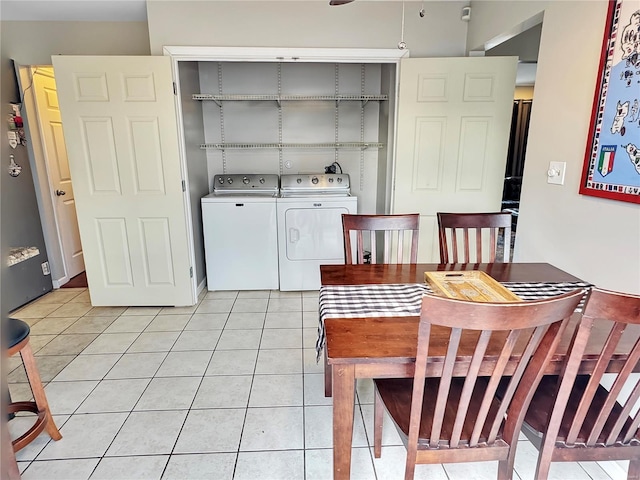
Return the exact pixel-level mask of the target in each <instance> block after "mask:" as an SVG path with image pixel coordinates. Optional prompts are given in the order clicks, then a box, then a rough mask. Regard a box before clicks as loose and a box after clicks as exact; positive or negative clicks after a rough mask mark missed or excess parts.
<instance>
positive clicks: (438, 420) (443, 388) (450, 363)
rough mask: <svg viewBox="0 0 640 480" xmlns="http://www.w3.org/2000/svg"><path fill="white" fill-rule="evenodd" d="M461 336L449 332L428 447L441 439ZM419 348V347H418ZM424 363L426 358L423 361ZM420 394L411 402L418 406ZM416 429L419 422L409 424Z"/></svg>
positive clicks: (454, 332)
mask: <svg viewBox="0 0 640 480" xmlns="http://www.w3.org/2000/svg"><path fill="white" fill-rule="evenodd" d="M424 302H425V300H423V301H422V308H423V309H424V308H425V306H424ZM461 336H462V330H461V329H459V328H454V329H452V330H451V335H450V336H449V346H448V348H447V355H446V356H445V360H444V365H443V368H442V377H441V378H440V385H439V388H438V395H437V397H436V406H435V410H434V421H433V426H432V427H431V435H430V437H429V440H430V442H429V446H430V447H431V448H436V447H437V446H438V445H439V443H440V439H441V438H442V422H443V421H444V414H445V408H446V405H447V399H448V398H449V387H450V386H451V379H452V378H453V367H454V365H455V359H456V354H457V353H458V345H460V339H461ZM418 348H420V346H418ZM424 362H426V357H425V359H424ZM421 397H422V394H420V398H415V399H414V400H413V401H412V404H413V403H416V404H418V405H422V398H421ZM411 425H413V426H415V428H416V429H419V428H420V422H415V423H413V422H412V423H411Z"/></svg>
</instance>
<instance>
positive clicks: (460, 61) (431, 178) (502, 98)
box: [392, 57, 517, 262]
mask: <svg viewBox="0 0 640 480" xmlns="http://www.w3.org/2000/svg"><path fill="white" fill-rule="evenodd" d="M516 66H517V58H516V57H477V58H468V57H466V58H428V59H427V58H416V59H403V60H402V61H401V62H400V87H399V100H398V120H397V129H398V133H397V137H396V138H397V143H396V145H397V146H396V162H395V172H394V175H395V176H394V193H393V204H392V211H393V212H394V213H419V214H420V244H419V247H418V261H422V262H437V261H439V249H438V235H437V229H438V225H437V218H436V213H437V212H496V211H500V203H501V199H502V188H503V182H504V170H505V164H506V159H507V149H508V143H509V131H510V128H511V112H512V109H513V94H514V87H515V76H516Z"/></svg>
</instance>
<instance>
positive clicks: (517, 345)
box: [374, 290, 585, 479]
mask: <svg viewBox="0 0 640 480" xmlns="http://www.w3.org/2000/svg"><path fill="white" fill-rule="evenodd" d="M584 293H585V292H584V291H583V290H576V291H574V292H570V293H567V294H564V295H561V296H557V297H554V298H552V299H546V300H537V301H532V302H515V303H480V302H470V301H464V300H456V299H450V298H445V297H436V296H432V295H425V296H424V298H423V300H422V310H421V314H420V325H419V330H418V344H417V356H416V363H415V372H414V376H413V378H402V379H375V380H374V384H375V404H374V455H375V457H376V458H379V457H380V456H381V453H382V451H381V447H382V420H383V408H385V409H386V410H387V412H388V413H389V415H390V416H391V419H392V420H393V422H394V424H395V426H396V428H397V430H398V432H399V433H400V436H401V437H402V440H403V442H404V445H405V447H406V449H407V457H406V467H405V479H411V478H413V475H414V471H415V465H416V464H422V463H457V462H477V461H491V460H497V461H498V462H499V467H498V472H499V474H498V478H500V479H509V478H511V475H512V468H509V464H508V459H509V454H510V452H511V450H512V449H515V444H516V443H517V441H518V433H519V429H520V425H521V422H522V418H523V415H524V411H525V410H526V407H527V403H528V400H530V398H531V395H532V394H533V391H534V390H535V388H536V386H537V385H538V383H539V381H540V379H541V377H542V375H543V371H544V369H545V367H546V366H547V363H548V362H549V360H550V359H551V357H552V356H553V353H554V352H555V349H556V346H557V344H558V343H559V341H560V337H561V336H562V332H563V331H564V329H565V328H566V326H567V324H568V323H569V318H570V316H571V315H572V314H573V312H574V309H575V308H576V306H577V305H578V303H579V301H580V299H581V298H582V296H583V295H584ZM443 327H444V328H443ZM436 344H437V345H447V350H446V355H445V356H444V357H443V358H442V359H441V361H437V362H435V363H434V362H433V358H431V360H430V362H429V364H427V359H428V357H429V353H430V348H432V347H433V346H434V345H436ZM514 355H515V356H519V357H520V359H519V361H518V362H517V365H515V367H514V366H513V365H511V366H510V369H509V370H507V368H506V367H507V364H508V363H509V361H510V358H512V357H513V356H514ZM487 357H489V358H490V361H487V360H486V358H487ZM483 359H484V361H483ZM511 367H513V368H511ZM427 375H429V378H426V379H425V376H427ZM505 375H509V376H510V377H508V378H509V380H508V387H507V389H506V393H505V395H504V397H503V399H502V401H499V400H498V399H497V398H496V391H497V388H498V386H499V384H500V383H501V381H502V380H503V378H506V377H504V376H505ZM505 415H506V419H507V420H506V421H505Z"/></svg>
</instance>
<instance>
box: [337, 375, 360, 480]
mask: <svg viewBox="0 0 640 480" xmlns="http://www.w3.org/2000/svg"><path fill="white" fill-rule="evenodd" d="M332 373H333V375H332V376H333V478H334V480H341V479H345V480H347V479H348V478H349V476H350V472H351V441H352V439H353V409H354V403H355V386H356V377H355V368H354V366H353V365H334V366H332Z"/></svg>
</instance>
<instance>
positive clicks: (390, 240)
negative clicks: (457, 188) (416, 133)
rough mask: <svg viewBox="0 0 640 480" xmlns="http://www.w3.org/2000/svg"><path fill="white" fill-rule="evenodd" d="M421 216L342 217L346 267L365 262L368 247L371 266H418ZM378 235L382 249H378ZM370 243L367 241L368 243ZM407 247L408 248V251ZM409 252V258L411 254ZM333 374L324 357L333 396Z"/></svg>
mask: <svg viewBox="0 0 640 480" xmlns="http://www.w3.org/2000/svg"><path fill="white" fill-rule="evenodd" d="M419 225H420V215H419V214H417V213H410V214H399V215H350V214H343V215H342V233H343V236H344V257H345V263H346V264H363V263H365V247H366V248H369V249H370V250H369V252H370V258H369V262H370V263H378V256H379V254H380V257H381V259H382V263H417V261H418V231H419ZM378 236H381V237H382V238H381V239H382V247H381V248H380V249H378V248H377V247H378V245H379V243H380V242H379V241H378V240H380V239H379V238H378ZM365 240H366V241H365ZM405 247H408V248H406V249H405ZM407 252H408V255H407ZM332 382H333V380H332V372H331V367H330V366H329V364H328V361H327V352H326V349H325V354H324V395H325V397H330V396H331V394H332Z"/></svg>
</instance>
